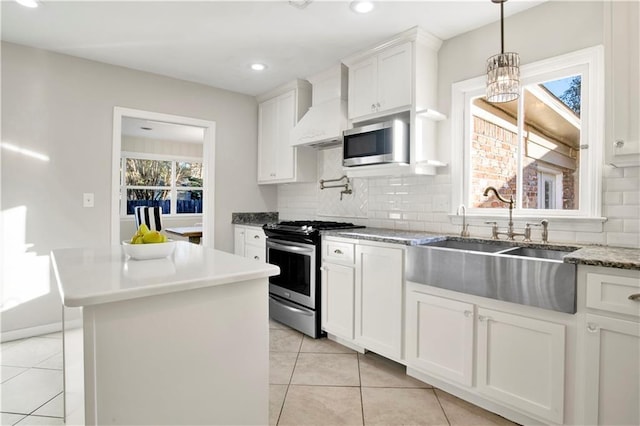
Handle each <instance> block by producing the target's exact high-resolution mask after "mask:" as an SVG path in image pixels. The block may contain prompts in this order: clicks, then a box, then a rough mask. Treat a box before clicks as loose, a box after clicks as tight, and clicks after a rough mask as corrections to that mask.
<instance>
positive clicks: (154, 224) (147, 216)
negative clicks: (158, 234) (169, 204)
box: [133, 206, 162, 231]
mask: <svg viewBox="0 0 640 426" xmlns="http://www.w3.org/2000/svg"><path fill="white" fill-rule="evenodd" d="M133 215H134V216H135V218H136V229H137V228H139V227H140V225H142V224H143V223H144V224H145V225H147V227H148V228H149V230H151V231H161V230H162V207H147V206H138V207H135V208H134V211H133Z"/></svg>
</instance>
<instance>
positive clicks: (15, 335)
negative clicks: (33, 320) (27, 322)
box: [0, 319, 82, 343]
mask: <svg viewBox="0 0 640 426" xmlns="http://www.w3.org/2000/svg"><path fill="white" fill-rule="evenodd" d="M66 326H67V328H80V327H82V319H75V320H71V321H67V324H66ZM57 331H62V322H54V323H51V324H43V325H38V326H35V327H29V328H21V329H18V330H11V331H5V332H3V333H2V334H0V342H2V343H4V342H10V341H12V340H19V339H26V338H28V337H35V336H42V335H43V334H49V333H55V332H57Z"/></svg>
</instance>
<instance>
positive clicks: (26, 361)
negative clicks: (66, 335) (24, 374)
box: [2, 337, 62, 367]
mask: <svg viewBox="0 0 640 426" xmlns="http://www.w3.org/2000/svg"><path fill="white" fill-rule="evenodd" d="M61 352H62V340H60V339H49V338H43V337H32V338H30V339H26V340H22V341H20V342H19V343H17V344H14V345H10V346H7V347H5V346H3V347H2V365H8V366H12V367H34V366H36V365H37V364H39V363H41V362H42V361H44V360H46V359H48V358H51V357H52V356H53V355H56V354H58V353H61Z"/></svg>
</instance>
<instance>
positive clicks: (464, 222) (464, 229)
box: [456, 204, 469, 237]
mask: <svg viewBox="0 0 640 426" xmlns="http://www.w3.org/2000/svg"><path fill="white" fill-rule="evenodd" d="M460 210H462V232H460V236H461V237H468V236H469V225H468V224H467V208H466V207H465V206H464V204H460V206H459V207H458V211H457V212H456V215H457V216H460Z"/></svg>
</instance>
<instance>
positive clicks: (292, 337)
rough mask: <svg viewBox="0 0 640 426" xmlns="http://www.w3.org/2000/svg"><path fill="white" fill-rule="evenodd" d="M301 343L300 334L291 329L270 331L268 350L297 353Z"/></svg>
mask: <svg viewBox="0 0 640 426" xmlns="http://www.w3.org/2000/svg"><path fill="white" fill-rule="evenodd" d="M301 343H302V333H298V332H297V331H295V330H291V329H286V330H285V329H282V330H281V329H273V328H272V329H270V330H269V350H270V351H271V352H298V351H299V350H300V344H301Z"/></svg>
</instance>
